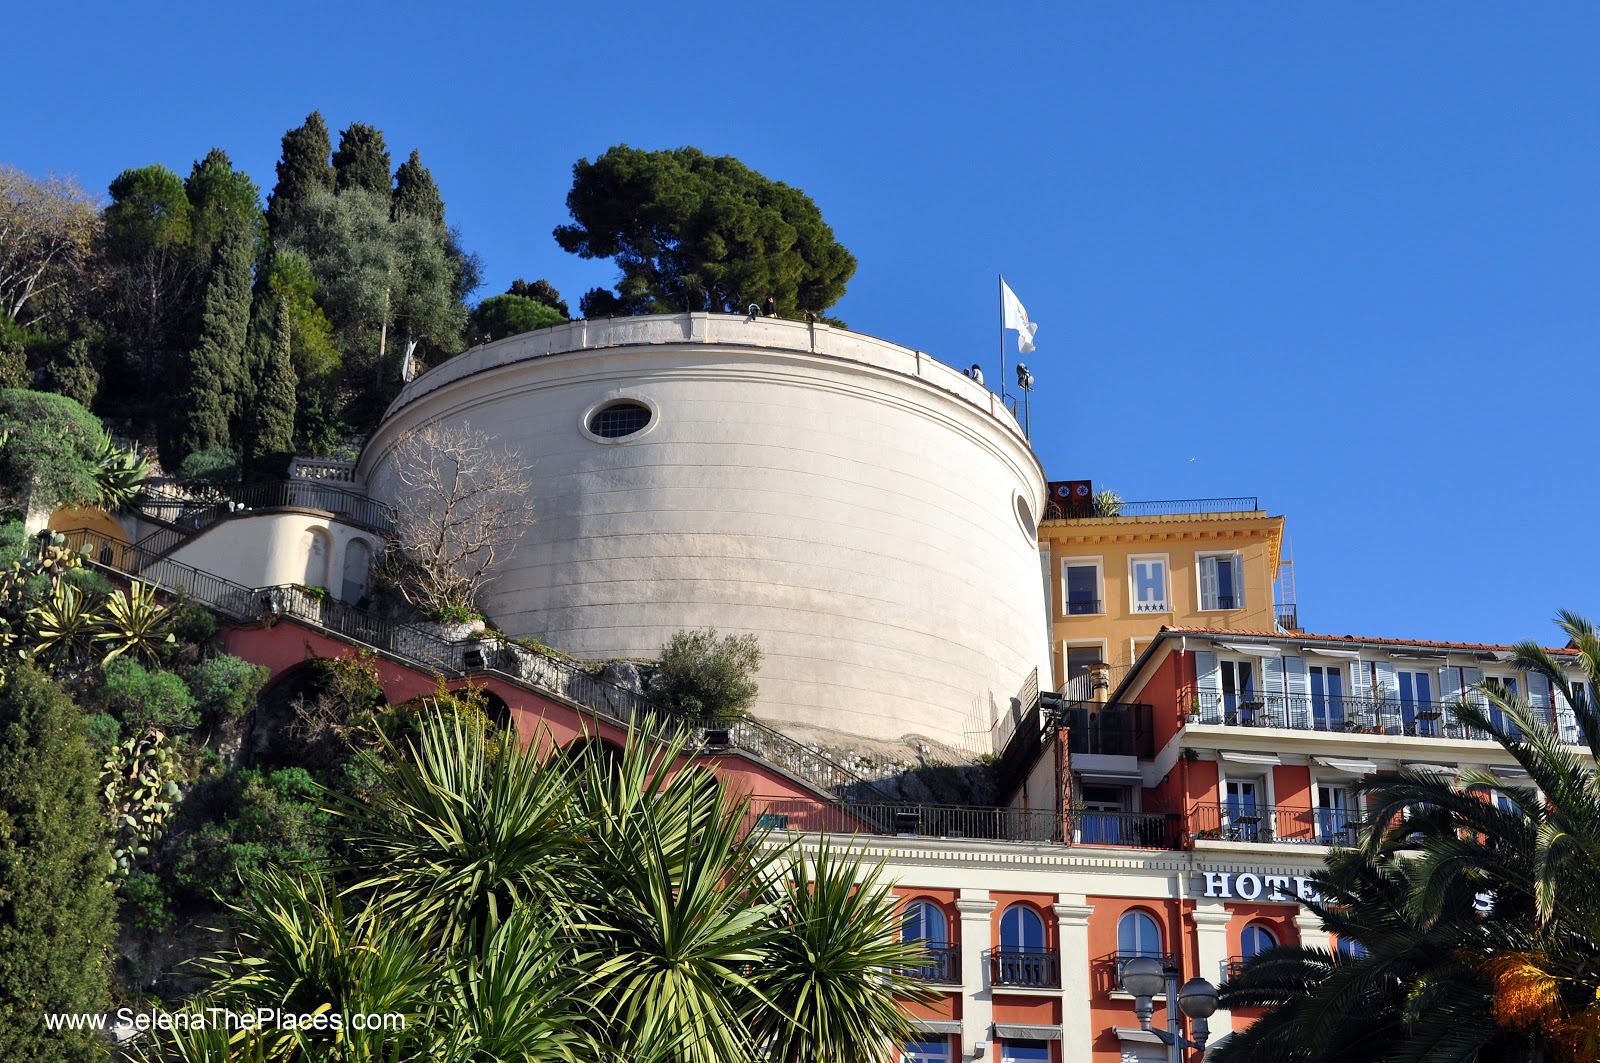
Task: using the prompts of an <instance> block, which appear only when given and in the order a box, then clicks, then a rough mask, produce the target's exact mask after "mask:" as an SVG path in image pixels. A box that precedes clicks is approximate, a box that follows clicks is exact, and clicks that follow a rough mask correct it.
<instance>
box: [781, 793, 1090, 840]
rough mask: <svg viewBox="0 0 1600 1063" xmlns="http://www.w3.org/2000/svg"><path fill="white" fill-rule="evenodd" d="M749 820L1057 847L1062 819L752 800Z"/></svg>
mask: <svg viewBox="0 0 1600 1063" xmlns="http://www.w3.org/2000/svg"><path fill="white" fill-rule="evenodd" d="M750 816H751V821H752V822H751V825H752V826H755V827H761V828H766V829H768V830H786V831H802V832H805V833H826V834H875V835H880V836H888V837H909V838H970V839H975V840H979V841H1008V842H1037V843H1042V844H1048V843H1052V842H1055V843H1059V842H1060V841H1061V837H1062V831H1061V819H1062V818H1061V816H1060V815H1059V814H1058V813H1056V812H1053V811H1050V810H1049V809H1028V808H982V807H973V806H967V805H913V804H876V803H870V802H860V801H846V802H844V803H841V804H838V805H821V804H818V803H817V802H815V801H807V800H801V799H787V798H786V799H778V800H768V799H765V798H757V799H755V801H754V803H753V804H752V807H751V809H750Z"/></svg>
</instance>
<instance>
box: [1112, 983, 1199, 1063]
mask: <svg viewBox="0 0 1600 1063" xmlns="http://www.w3.org/2000/svg"><path fill="white" fill-rule="evenodd" d="M1122 988H1123V989H1124V990H1126V991H1127V992H1128V993H1129V994H1130V995H1131V996H1132V997H1133V1013H1134V1014H1135V1015H1137V1016H1138V1017H1139V1029H1141V1030H1145V1031H1148V1032H1149V1033H1153V1034H1155V1035H1156V1037H1158V1038H1160V1040H1161V1042H1162V1043H1163V1044H1165V1045H1166V1046H1167V1059H1168V1060H1169V1061H1170V1063H1183V1050H1184V1049H1185V1048H1198V1049H1200V1050H1201V1051H1204V1050H1205V1047H1206V1041H1207V1040H1208V1039H1209V1038H1210V1037H1211V1027H1210V1025H1209V1024H1207V1022H1206V1020H1207V1019H1209V1018H1211V1016H1212V1015H1213V1014H1214V1013H1215V1012H1216V1010H1217V987H1216V986H1214V985H1212V984H1211V983H1210V982H1208V981H1206V980H1205V979H1204V978H1191V979H1189V980H1188V981H1187V982H1185V983H1183V988H1182V989H1179V988H1178V968H1177V966H1176V965H1173V966H1170V967H1169V966H1166V965H1165V964H1163V963H1162V962H1161V961H1160V960H1158V959H1156V958H1154V957H1152V956H1135V957H1134V958H1133V959H1131V960H1129V961H1128V963H1127V965H1126V966H1125V967H1123V968H1122ZM1162 990H1166V994H1167V1028H1166V1029H1165V1030H1152V1029H1150V1016H1151V1015H1153V1014H1154V1013H1155V995H1156V994H1157V993H1159V992H1161V991H1162ZM1173 1001H1177V1005H1178V1006H1177V1007H1173V1006H1172V1005H1173ZM1180 1010H1181V1011H1182V1012H1183V1013H1184V1014H1185V1015H1187V1016H1189V1018H1190V1020H1192V1021H1191V1022H1190V1028H1191V1032H1192V1033H1193V1034H1194V1040H1192V1041H1191V1040H1189V1039H1188V1038H1187V1037H1184V1036H1183V1033H1182V1032H1181V1030H1180V1029H1179V1027H1178V1012H1179V1011H1180Z"/></svg>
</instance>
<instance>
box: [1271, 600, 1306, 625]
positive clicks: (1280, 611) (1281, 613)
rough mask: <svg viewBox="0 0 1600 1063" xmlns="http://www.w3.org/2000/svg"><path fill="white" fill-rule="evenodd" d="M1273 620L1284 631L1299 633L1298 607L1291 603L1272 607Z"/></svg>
mask: <svg viewBox="0 0 1600 1063" xmlns="http://www.w3.org/2000/svg"><path fill="white" fill-rule="evenodd" d="M1272 613H1273V619H1274V620H1276V621H1277V622H1278V626H1279V627H1281V628H1283V629H1284V630H1285V631H1300V630H1303V629H1302V628H1301V627H1300V607H1299V606H1298V605H1296V604H1294V603H1293V602H1289V603H1287V604H1285V603H1283V602H1278V603H1277V604H1275V605H1274V606H1273V607H1272Z"/></svg>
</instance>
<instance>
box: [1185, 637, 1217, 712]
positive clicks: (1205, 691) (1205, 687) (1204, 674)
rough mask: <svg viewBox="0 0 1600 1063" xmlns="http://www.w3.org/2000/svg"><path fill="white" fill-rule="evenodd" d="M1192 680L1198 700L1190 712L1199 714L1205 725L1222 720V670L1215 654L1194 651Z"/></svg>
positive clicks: (1205, 651)
mask: <svg viewBox="0 0 1600 1063" xmlns="http://www.w3.org/2000/svg"><path fill="white" fill-rule="evenodd" d="M1194 678H1195V687H1196V689H1197V691H1198V693H1199V698H1198V699H1197V702H1196V704H1195V706H1194V708H1193V710H1191V711H1193V712H1197V713H1199V714H1200V717H1201V719H1203V720H1205V721H1206V722H1207V723H1217V722H1218V721H1220V720H1221V719H1222V669H1221V667H1220V666H1219V665H1218V664H1217V655H1216V654H1214V653H1212V652H1211V651H1210V650H1196V651H1195V654H1194Z"/></svg>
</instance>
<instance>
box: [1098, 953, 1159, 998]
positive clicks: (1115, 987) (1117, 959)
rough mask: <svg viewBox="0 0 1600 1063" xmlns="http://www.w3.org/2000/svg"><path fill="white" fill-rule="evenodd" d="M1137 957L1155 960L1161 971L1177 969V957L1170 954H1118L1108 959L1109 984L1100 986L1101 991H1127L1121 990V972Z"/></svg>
mask: <svg viewBox="0 0 1600 1063" xmlns="http://www.w3.org/2000/svg"><path fill="white" fill-rule="evenodd" d="M1139 957H1145V958H1148V959H1152V960H1155V961H1156V962H1158V963H1160V964H1161V969H1162V970H1163V971H1168V970H1177V969H1178V957H1177V956H1175V955H1173V954H1172V953H1170V952H1160V953H1158V952H1134V953H1128V954H1126V955H1124V954H1123V953H1120V952H1119V953H1117V954H1116V955H1115V956H1112V957H1111V958H1110V959H1111V966H1110V968H1109V971H1110V974H1111V984H1110V985H1109V986H1103V985H1102V987H1101V988H1102V989H1103V990H1104V989H1109V990H1110V991H1112V992H1117V993H1126V992H1127V990H1126V989H1124V988H1122V972H1123V970H1124V969H1125V968H1126V967H1127V966H1128V962H1129V961H1130V960H1134V959H1137V958H1139ZM1102 963H1103V961H1102Z"/></svg>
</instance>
